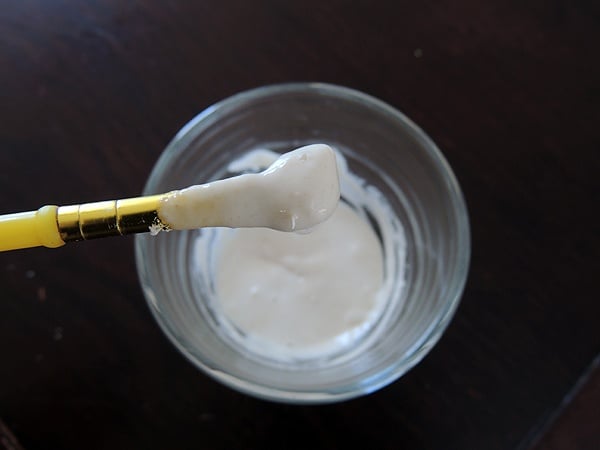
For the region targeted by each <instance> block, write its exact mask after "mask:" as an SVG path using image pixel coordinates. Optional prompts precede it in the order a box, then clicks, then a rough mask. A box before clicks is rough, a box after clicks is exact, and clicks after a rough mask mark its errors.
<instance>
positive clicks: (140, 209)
mask: <svg viewBox="0 0 600 450" xmlns="http://www.w3.org/2000/svg"><path fill="white" fill-rule="evenodd" d="M168 195H169V194H160V195H151V196H148V197H136V198H127V199H123V200H108V201H103V202H95V203H84V204H81V205H71V206H60V207H59V208H58V210H57V213H56V220H57V223H58V230H59V233H60V236H61V238H62V240H63V241H64V242H73V241H81V240H87V239H95V238H100V237H105V236H119V235H125V234H133V233H144V232H149V231H150V232H157V231H160V230H169V227H168V226H167V225H166V224H164V223H162V221H161V220H160V218H159V216H158V207H159V205H160V202H161V200H162V199H163V198H165V197H166V196H168Z"/></svg>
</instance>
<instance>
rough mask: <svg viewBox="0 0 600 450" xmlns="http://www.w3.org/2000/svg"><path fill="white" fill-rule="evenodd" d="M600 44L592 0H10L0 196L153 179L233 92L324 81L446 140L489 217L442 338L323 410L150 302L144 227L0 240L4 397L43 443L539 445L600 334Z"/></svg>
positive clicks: (110, 190) (40, 197) (26, 198)
mask: <svg viewBox="0 0 600 450" xmlns="http://www.w3.org/2000/svg"><path fill="white" fill-rule="evenodd" d="M599 41H600V10H599V8H598V6H597V2H591V1H585V0H577V1H569V2H567V1H557V0H553V1H544V2H542V1H537V0H528V1H523V2H516V1H510V2H506V1H499V0H495V1H490V2H477V1H474V0H458V1H449V0H440V1H432V0H426V1H422V2H396V1H380V2H366V1H354V2H346V1H342V0H326V1H321V2H311V1H307V2H296V1H292V2H283V1H276V0H261V1H255V2H246V1H242V0H237V1H235V0H224V1H220V2H209V1H206V2H187V1H184V0H173V1H169V2H162V1H158V0H146V1H135V0H125V1H120V0H119V1H118V0H107V1H83V0H79V1H77V0H54V1H51V2H50V1H43V0H23V1H19V2H10V1H1V0H0V105H1V107H0V115H1V116H0V189H1V191H2V192H3V194H2V195H0V212H2V213H8V212H14V211H21V210H26V209H33V208H37V207H39V206H41V205H43V204H46V203H56V204H69V203H77V202H81V201H93V200H101V199H108V198H117V197H125V196H133V195H137V194H139V193H140V192H141V190H142V187H143V185H144V182H145V179H146V177H147V175H148V174H149V172H150V170H151V168H152V166H153V164H154V162H155V160H156V159H157V158H158V156H159V154H160V153H161V151H162V149H163V148H164V147H165V145H166V144H167V143H168V141H169V140H170V139H171V138H172V136H174V134H175V133H176V132H177V130H178V129H179V128H180V127H181V126H183V125H184V124H185V123H186V122H187V121H188V120H189V119H191V118H192V117H193V116H194V115H195V114H197V113H198V112H200V111H201V110H203V109H204V108H206V107H207V106H209V105H210V104H212V103H213V102H215V101H218V100H220V99H222V98H225V97H227V96H229V95H231V94H233V93H236V92H239V91H241V90H244V89H248V88H251V87H255V86H260V85H264V84H269V83H274V82H283V81H294V80H319V81H325V82H332V83H337V84H342V85H347V86H350V87H354V88H357V89H360V90H362V91H365V92H367V93H370V94H372V95H375V96H377V97H379V98H381V99H383V100H385V101H386V102H388V103H390V104H391V105H393V106H395V107H397V108H399V109H400V110H402V111H403V112H404V113H406V114H407V115H408V116H409V117H411V118H412V119H413V120H414V121H415V122H417V123H418V124H419V125H420V126H421V127H422V128H423V129H424V130H425V131H426V132H427V133H428V134H429V135H430V136H431V137H432V138H433V139H434V140H435V141H436V142H437V143H438V144H439V146H440V147H441V149H442V151H443V152H444V154H445V155H446V157H447V159H448V160H449V162H450V164H451V165H452V167H453V169H454V170H455V172H456V175H457V177H458V179H459V181H460V183H461V185H462V187H463V189H464V193H465V197H466V200H467V204H468V207H469V211H470V217H471V223H472V238H473V253H472V266H471V271H470V275H469V280H468V284H467V288H466V291H465V295H464V297H463V301H462V304H461V306H460V308H459V310H458V313H457V315H456V317H455V319H454V320H453V322H452V324H451V326H450V328H449V329H448V331H447V333H446V334H445V336H444V337H443V338H442V340H441V341H440V343H439V345H438V346H437V347H436V348H435V349H434V350H433V351H432V353H431V354H430V355H429V356H428V357H427V358H426V359H425V360H424V361H423V363H422V364H420V365H419V366H418V367H417V368H415V369H413V370H412V371H411V372H410V373H409V374H408V375H407V376H405V377H404V378H403V379H401V380H400V381H398V382H396V383H394V384H393V385H391V386H389V387H387V388H385V389H383V390H381V391H380V392H378V393H375V394H372V395H370V396H368V397H365V398H362V399H359V400H354V401H350V402H346V403H342V404H337V405H330V406H325V407H309V406H303V407H297V406H286V405H279V404H272V403H266V402H262V401H258V400H255V399H252V398H248V397H246V396H243V395H241V394H237V393H235V392H232V391H230V390H229V389H227V388H225V387H222V386H221V385H219V384H217V383H215V382H213V381H211V380H210V379H208V378H207V377H206V376H204V375H203V374H201V373H200V372H198V371H197V370H196V369H194V368H193V367H192V366H191V365H190V364H188V363H187V362H186V361H185V360H184V359H183V357H181V356H180V355H179V354H178V352H177V351H176V350H175V349H174V348H173V347H172V346H171V345H170V344H169V343H168V342H167V340H166V339H165V337H164V336H163V335H162V333H161V332H160V330H159V329H158V327H157V325H156V324H155V323H154V321H153V319H152V317H151V315H150V313H149V311H148V308H147V307H146V305H145V302H144V299H143V297H142V294H141V292H140V289H139V287H138V283H137V279H136V270H135V265H134V260H133V252H132V240H131V239H130V238H122V239H113V240H103V241H102V242H86V243H82V244H78V245H75V246H68V247H65V248H62V249H59V250H53V251H50V250H44V249H34V250H28V251H22V252H11V253H4V254H0V286H1V288H0V355H1V356H2V361H1V363H0V417H2V418H3V420H4V421H5V422H6V423H7V425H8V426H9V427H10V428H11V429H12V430H13V432H14V433H15V435H16V436H18V438H19V440H20V441H21V444H22V445H23V446H24V447H25V448H31V449H34V448H45V449H47V448H61V449H70V448H73V449H80V448H87V449H103V448H111V449H114V448H147V449H152V448H198V447H202V448H214V449H230V448H270V447H276V448H348V446H349V445H350V443H352V444H354V445H355V446H356V445H358V446H359V447H365V448H366V447H369V448H382V449H386V448H389V449H392V448H393V449H398V448H410V449H438V448H439V449H490V450H493V449H512V448H527V447H528V446H529V445H530V444H531V443H532V442H533V441H534V440H535V439H536V438H537V436H538V435H539V433H540V430H543V429H544V426H545V424H546V422H547V420H548V418H550V417H552V416H553V415H554V414H555V412H556V410H557V408H560V407H561V401H562V399H563V397H564V396H565V394H566V393H567V392H569V391H570V389H571V388H572V387H573V385H574V384H575V382H576V381H577V379H578V378H579V376H580V374H581V373H582V372H583V371H584V370H585V368H586V367H588V365H589V364H590V362H591V361H592V360H593V359H594V357H595V356H596V355H597V354H598V353H599V352H600V328H599V327H598V317H599V316H600V303H599V302H598V301H597V300H598V295H597V293H596V281H597V275H598V262H597V261H598V256H599V236H598V227H597V225H596V223H597V222H596V220H595V216H596V210H597V206H598V198H599V197H598V173H599V169H600V158H599V156H598V149H599V148H600V138H599V136H600V135H599V133H598V124H599V123H600V113H599V111H600V109H599V106H600V89H599V86H598V80H600V62H599V59H598V45H597V43H598V42H599ZM594 437H596V438H597V437H598V435H597V434H596V436H594ZM573 448H576V447H573ZM580 448H585V447H580Z"/></svg>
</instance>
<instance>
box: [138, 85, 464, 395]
mask: <svg viewBox="0 0 600 450" xmlns="http://www.w3.org/2000/svg"><path fill="white" fill-rule="evenodd" d="M312 143H325V144H329V145H331V146H333V147H335V148H337V149H338V150H339V151H341V152H342V154H343V155H344V157H345V158H346V160H347V161H348V165H349V168H350V170H351V171H352V172H353V173H354V174H355V175H357V176H359V177H361V178H363V179H365V180H366V181H367V183H368V184H369V185H372V186H374V187H376V188H377V189H378V190H379V191H380V192H381V193H383V194H384V195H385V197H386V199H387V201H388V203H389V205H390V206H391V208H393V210H394V212H395V214H396V215H397V217H398V218H399V219H400V221H401V222H402V225H403V227H404V232H405V235H406V239H407V248H406V261H405V265H404V266H403V268H402V270H401V271H400V270H398V272H397V273H388V274H387V275H386V276H388V277H397V278H398V280H399V281H402V282H404V287H403V289H395V290H392V291H393V292H395V293H396V294H394V295H401V296H402V299H400V300H401V301H398V302H392V303H391V304H397V305H401V306H400V307H397V308H395V309H394V310H391V311H388V314H387V315H386V320H384V321H381V322H380V323H378V324H377V325H376V326H377V327H380V329H378V334H377V336H378V337H377V339H371V340H368V339H366V340H364V341H363V342H360V343H357V347H356V349H355V351H350V352H349V353H347V354H346V357H343V356H342V357H336V358H331V359H330V360H328V361H320V362H319V364H298V365H286V364H272V363H269V362H268V361H266V360H261V359H260V358H256V357H254V356H253V355H251V354H249V353H248V352H246V351H244V349H243V348H240V347H239V346H236V345H234V344H233V343H232V342H231V341H230V340H228V339H224V338H223V334H222V333H221V332H220V329H219V323H218V319H217V318H216V317H215V316H214V314H212V311H211V309H210V307H208V304H209V302H208V299H207V298H205V297H206V296H207V295H210V284H211V280H210V273H209V270H208V268H206V270H202V271H201V273H198V272H197V271H194V270H192V266H193V264H192V262H193V260H194V254H193V251H194V245H193V243H194V240H195V239H196V237H197V233H198V232H199V231H186V232H172V233H161V235H159V236H157V237H152V236H150V235H148V234H144V235H138V236H136V242H135V244H136V245H135V251H136V262H137V267H138V273H139V278H140V281H141V285H142V288H143V291H144V295H145V297H146V299H147V300H148V304H149V306H150V309H151V310H152V312H153V314H154V316H155V318H156V320H157V321H158V323H159V324H160V326H161V328H162V329H163V331H164V332H165V334H166V335H167V336H168V337H169V338H170V340H171V341H172V342H173V343H174V344H175V346H176V347H177V348H178V349H179V350H180V351H181V352H182V353H183V354H184V355H185V356H186V357H187V358H188V359H189V360H190V361H192V362H193V363H194V364H195V365H196V366H197V367H199V368H200V369H202V370H203V371H204V372H206V373H207V374H208V375H210V376H212V377H213V378H215V379H217V380H219V381H220V382H222V383H224V384H226V385H228V386H230V387H232V388H234V389H237V390H239V391H241V392H245V393H248V394H251V395H254V396H257V397H261V398H265V399H269V400H275V401H282V402H290V403H326V402H333V401H339V400H345V399H349V398H353V397H357V396H360V395H364V394H367V393H370V392H373V391H375V390H377V389H379V388H381V387H383V386H385V385H387V384H389V383H391V382H392V381H394V380H396V379H398V378H399V377H400V376H402V375H403V374H404V373H406V371H408V370H409V369H410V368H411V367H413V366H414V365H415V364H417V363H418V362H419V361H420V360H421V359H422V358H423V357H424V356H425V355H426V354H427V353H428V352H429V350H430V349H431V348H432V346H433V345H434V344H435V343H436V342H437V341H438V340H439V338H440V336H441V334H442V333H443V331H444V330H445V329H446V327H447V325H448V322H449V321H450V319H451V317H452V315H453V313H454V311H455V310H456V307H457V305H458V302H459V299H460V296H461V294H462V290H463V288H464V284H465V281H466V277H467V271H468V265H469V256H470V235H469V223H468V217H467V211H466V207H465V203H464V200H463V196H462V193H461V191H460V188H459V185H458V183H457V181H456V179H455V177H454V175H453V173H452V171H451V169H450V167H449V165H448V163H447V162H446V161H445V159H444V158H443V156H442V154H441V153H440V151H439V150H438V148H437V147H436V145H435V144H434V143H433V142H432V141H431V139H429V138H428V137H427V136H426V135H425V133H424V132H423V131H422V130H421V129H420V128H418V127H417V126H416V125H415V124H413V123H412V122H411V121H410V120H409V119H408V118H406V117H405V116H404V115H403V114H402V113H400V112H399V111H397V110H396V109H394V108H392V107H390V106H389V105H387V104H385V103H383V102H381V101H379V100H377V99H375V98H373V97H370V96H368V95H365V94H363V93H360V92H357V91H355V90H351V89H348V88H343V87H339V86H334V85H328V84H321V83H294V84H281V85H273V86H267V87H262V88H258V89H254V90H251V91H247V92H244V93H241V94H238V95H235V96H233V97H230V98H228V99H226V100H224V101H222V102H220V103H218V104H216V105H213V106H211V107H209V108H207V109H206V110H205V111H204V112H202V113H201V114H199V115H198V116H197V117H195V118H194V119H193V120H192V121H191V122H189V123H188V124H187V125H186V126H185V127H184V128H183V129H182V130H181V131H180V132H179V133H178V134H177V135H176V136H175V138H174V139H173V141H172V142H171V143H170V144H169V145H168V147H167V148H166V150H165V151H164V153H163V154H162V156H161V157H160V159H159V161H158V162H157V164H156V165H155V167H154V170H153V171H152V174H151V175H150V178H149V180H148V182H147V184H146V187H145V190H144V194H145V195H150V194H156V193H162V192H167V191H170V190H173V189H181V188H183V187H186V186H189V185H193V184H201V183H206V182H209V181H212V180H215V179H219V178H222V177H224V176H226V171H225V170H226V167H227V165H228V163H230V162H231V161H232V160H234V159H236V158H237V157H239V156H241V155H242V154H244V153H246V152H247V151H249V150H251V149H255V148H268V149H272V150H275V151H280V152H285V151H289V150H292V149H294V148H297V147H300V146H303V145H308V144H312ZM391 256H393V255H386V257H391ZM395 267H399V266H395ZM400 278H402V280H400ZM381 327H383V330H382V329H381Z"/></svg>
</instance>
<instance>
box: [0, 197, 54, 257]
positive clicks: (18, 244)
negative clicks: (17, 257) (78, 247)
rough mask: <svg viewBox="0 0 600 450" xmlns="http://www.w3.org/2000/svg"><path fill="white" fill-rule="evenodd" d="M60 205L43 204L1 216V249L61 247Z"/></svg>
mask: <svg viewBox="0 0 600 450" xmlns="http://www.w3.org/2000/svg"><path fill="white" fill-rule="evenodd" d="M57 211H58V206H43V207H41V208H40V209H38V210H37V211H28V212H22V213H15V214H6V215H3V216H0V251H6V250H16V249H19V248H29V247H40V246H44V247H50V248H55V247H60V246H61V245H65V242H64V241H63V240H62V238H61V237H60V232H59V230H58V223H57V221H56V212H57Z"/></svg>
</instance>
